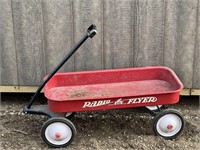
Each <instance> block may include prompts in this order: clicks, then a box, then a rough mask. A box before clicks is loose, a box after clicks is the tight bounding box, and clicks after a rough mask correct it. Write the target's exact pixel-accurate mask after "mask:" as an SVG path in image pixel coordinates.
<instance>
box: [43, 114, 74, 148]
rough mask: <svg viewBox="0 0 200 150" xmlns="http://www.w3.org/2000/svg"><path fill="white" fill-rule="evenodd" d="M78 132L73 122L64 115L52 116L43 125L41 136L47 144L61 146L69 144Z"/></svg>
mask: <svg viewBox="0 0 200 150" xmlns="http://www.w3.org/2000/svg"><path fill="white" fill-rule="evenodd" d="M75 134H76V128H75V126H74V125H73V123H72V122H71V121H70V120H68V119H66V118H62V117H55V118H50V119H49V120H47V121H46V122H45V123H44V125H43V126H42V130H41V136H42V139H43V140H44V142H45V143H46V144H48V145H49V146H51V147H55V148H59V147H65V146H67V145H69V144H70V143H71V142H72V141H73V139H74V137H75Z"/></svg>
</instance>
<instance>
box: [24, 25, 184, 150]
mask: <svg viewBox="0 0 200 150" xmlns="http://www.w3.org/2000/svg"><path fill="white" fill-rule="evenodd" d="M95 34H96V27H95V26H94V25H92V26H90V27H89V28H88V31H87V34H86V35H85V36H84V37H83V38H82V39H81V41H80V42H79V43H78V44H77V45H76V46H75V48H73V49H72V50H71V51H70V53H69V54H67V56H66V57H65V58H64V59H63V60H62V61H61V63H60V64H59V65H58V66H57V67H56V68H55V69H54V70H53V71H52V73H50V74H49V75H48V76H47V77H46V78H45V80H44V82H43V83H42V84H41V86H40V87H39V88H38V90H37V92H36V93H35V95H34V96H33V98H32V99H31V100H30V102H29V103H28V105H27V106H26V107H25V108H24V109H23V112H25V113H29V114H39V115H46V116H48V117H49V118H50V119H49V120H47V121H46V122H45V123H44V125H43V127H42V131H41V133H42V138H43V140H44V141H45V142H46V143H47V144H48V145H50V146H53V147H63V146H66V145H68V144H70V143H71V142H72V140H73V138H74V136H75V134H76V129H75V126H74V125H73V123H72V122H71V121H70V120H69V119H70V118H71V117H72V116H73V115H74V114H75V112H81V111H93V110H106V109H119V108H134V107H145V108H146V110H148V111H149V112H150V113H151V114H152V115H153V116H154V120H153V130H154V132H155V133H156V134H157V135H160V136H162V137H163V138H165V139H172V138H175V137H176V136H178V135H179V134H180V133H181V131H182V129H183V127H184V120H183V117H182V115H181V113H180V112H178V111H177V110H173V109H166V107H164V106H165V105H169V104H175V103H177V102H178V101H179V93H180V91H181V90H182V89H183V85H182V83H181V82H180V80H179V79H178V77H177V76H176V75H175V73H174V72H173V71H172V70H171V69H169V68H167V67H162V66H154V67H142V68H128V69H112V70H99V71H82V72H68V73H56V72H57V71H58V70H59V69H60V67H61V66H62V65H63V64H64V63H65V62H66V61H67V60H68V59H69V58H70V57H71V56H72V55H73V53H74V52H75V51H76V50H77V49H78V48H79V47H80V46H81V44H83V43H84V41H85V40H86V39H87V38H88V37H91V38H92V37H93V36H94V35H95ZM43 87H45V88H44V94H45V96H46V98H47V99H48V105H36V106H32V104H33V101H35V99H36V98H37V96H38V94H39V93H40V91H41V90H42V88H43ZM161 106H162V107H161Z"/></svg>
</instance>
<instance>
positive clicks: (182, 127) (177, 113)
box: [153, 109, 185, 140]
mask: <svg viewBox="0 0 200 150" xmlns="http://www.w3.org/2000/svg"><path fill="white" fill-rule="evenodd" d="M167 114H175V115H177V116H178V117H179V118H180V119H181V123H182V126H181V128H180V130H179V131H178V132H177V133H176V134H175V135H173V136H163V135H161V134H159V132H158V131H157V128H156V125H157V123H158V121H159V119H160V118H161V117H163V116H164V115H167ZM184 127H185V121H184V119H183V115H182V114H181V113H180V112H179V111H178V110H175V109H164V110H162V111H160V112H159V113H158V114H157V115H156V116H155V117H154V119H153V131H154V133H155V134H156V135H159V136H161V137H162V138H164V139H166V140H171V139H174V138H176V137H177V136H178V135H180V134H181V133H182V131H183V129H184Z"/></svg>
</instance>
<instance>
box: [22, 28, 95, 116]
mask: <svg viewBox="0 0 200 150" xmlns="http://www.w3.org/2000/svg"><path fill="white" fill-rule="evenodd" d="M96 34H97V29H96V25H94V24H92V25H91V26H90V27H89V28H88V29H87V33H86V34H85V35H84V36H83V37H82V38H81V40H80V41H79V42H78V43H77V44H76V45H75V46H74V48H72V49H71V50H70V52H69V53H68V54H67V55H66V56H65V57H64V58H63V60H62V61H61V62H60V63H59V64H58V65H57V66H56V67H55V68H54V70H53V71H52V72H51V73H50V74H49V75H48V76H47V78H46V79H45V80H44V81H43V82H42V84H41V85H40V86H39V87H38V89H37V91H36V92H35V94H34V95H33V97H32V98H31V100H30V101H29V103H28V104H27V106H26V107H25V108H24V109H23V112H24V113H27V112H28V109H30V108H31V106H32V104H33V102H34V101H35V100H36V98H37V97H38V95H39V94H40V92H41V91H42V89H43V87H44V86H45V85H46V83H47V82H48V81H49V80H50V79H51V78H52V77H53V75H54V74H55V73H56V72H57V71H58V70H59V69H60V68H61V67H62V66H63V65H64V64H65V63H66V61H67V60H68V59H69V58H70V57H71V56H72V55H73V54H74V53H75V52H76V51H77V49H78V48H79V47H80V46H81V45H82V44H83V43H84V42H85V41H86V40H87V39H88V37H90V38H93V37H94V36H95V35H96Z"/></svg>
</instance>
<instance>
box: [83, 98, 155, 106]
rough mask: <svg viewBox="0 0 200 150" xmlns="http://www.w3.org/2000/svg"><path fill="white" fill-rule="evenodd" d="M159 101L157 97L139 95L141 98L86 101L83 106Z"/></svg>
mask: <svg viewBox="0 0 200 150" xmlns="http://www.w3.org/2000/svg"><path fill="white" fill-rule="evenodd" d="M156 101H157V98H156V97H139V98H131V99H122V98H119V99H117V100H115V101H111V100H99V101H92V102H89V101H88V102H84V104H83V108H86V107H99V106H104V105H107V106H113V105H131V104H138V103H154V102H156Z"/></svg>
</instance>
